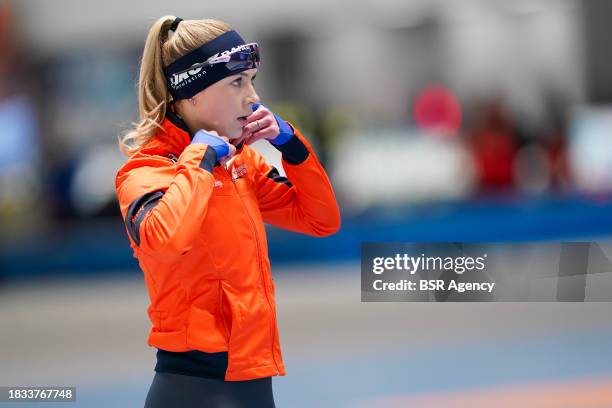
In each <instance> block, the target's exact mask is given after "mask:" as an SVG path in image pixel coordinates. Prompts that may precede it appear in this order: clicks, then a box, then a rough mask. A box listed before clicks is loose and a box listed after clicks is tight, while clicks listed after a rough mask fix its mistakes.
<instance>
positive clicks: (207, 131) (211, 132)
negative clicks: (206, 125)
mask: <svg viewBox="0 0 612 408" xmlns="http://www.w3.org/2000/svg"><path fill="white" fill-rule="evenodd" d="M205 132H206V133H210V134H211V135H215V136H219V134H218V133H217V132H216V131H215V130H205Z"/></svg>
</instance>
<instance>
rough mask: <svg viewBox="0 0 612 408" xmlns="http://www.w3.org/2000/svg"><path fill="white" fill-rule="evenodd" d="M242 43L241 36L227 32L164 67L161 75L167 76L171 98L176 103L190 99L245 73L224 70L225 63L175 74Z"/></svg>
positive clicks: (234, 32)
mask: <svg viewBox="0 0 612 408" xmlns="http://www.w3.org/2000/svg"><path fill="white" fill-rule="evenodd" d="M244 44H245V42H244V40H243V39H242V37H241V36H240V34H238V33H237V32H236V31H234V30H232V31H228V32H226V33H223V34H221V35H220V36H218V37H217V38H215V39H213V40H211V41H209V42H208V43H206V44H204V45H202V46H201V47H200V48H197V49H195V50H193V51H191V52H190V53H188V54H186V55H183V56H182V57H180V58H179V59H177V60H176V61H174V62H173V63H172V64H170V65H168V66H167V67H166V68H164V74H165V75H166V83H167V85H168V89H169V90H170V94H171V95H172V97H173V98H174V99H175V100H178V99H189V98H191V97H192V96H193V95H195V94H197V93H198V92H200V91H201V90H203V89H205V88H207V87H209V86H211V85H212V84H214V83H215V82H217V81H219V80H221V79H223V78H225V77H228V76H230V75H236V74H237V73H239V72H241V71H245V70H246V68H245V69H243V70H234V71H230V70H229V69H227V68H226V67H225V64H214V65H209V66H207V67H205V68H196V69H194V70H191V71H187V72H184V73H180V74H177V73H179V72H181V71H184V70H185V69H187V68H189V67H191V66H192V65H194V64H198V63H201V62H205V61H207V60H208V59H210V58H211V57H216V56H218V55H220V54H221V53H222V52H223V51H232V50H233V49H235V48H237V47H239V46H241V45H244Z"/></svg>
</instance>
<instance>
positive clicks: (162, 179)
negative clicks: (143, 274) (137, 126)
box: [116, 144, 216, 257]
mask: <svg viewBox="0 0 612 408" xmlns="http://www.w3.org/2000/svg"><path fill="white" fill-rule="evenodd" d="M140 160H145V161H146V163H145V165H143V166H136V167H134V168H132V169H131V170H128V171H127V173H126V174H124V175H123V176H121V177H120V176H118V177H117V181H116V189H117V197H118V199H119V204H120V207H121V213H122V215H123V219H124V221H125V226H126V229H127V232H128V235H129V236H130V239H131V245H132V247H133V248H134V249H136V248H135V247H138V248H139V249H140V250H142V251H145V252H150V253H152V252H155V253H156V254H157V255H162V256H168V257H174V256H180V255H182V254H184V253H186V252H187V251H189V250H190V249H191V247H192V245H193V242H194V240H195V238H196V236H197V234H198V233H199V231H200V226H201V223H202V220H203V218H204V216H205V215H206V211H207V208H208V201H209V199H210V196H211V194H212V190H213V184H214V177H213V175H212V169H213V166H214V163H215V161H216V154H215V152H214V150H213V149H212V148H210V147H208V145H206V144H191V145H188V146H187V147H186V148H185V149H184V151H183V152H182V153H181V155H180V157H179V158H178V160H177V163H176V165H174V164H171V163H168V164H167V165H165V163H164V165H163V166H161V167H160V165H159V163H160V160H164V161H165V159H156V160H155V163H157V164H156V165H152V163H151V162H150V161H151V159H140Z"/></svg>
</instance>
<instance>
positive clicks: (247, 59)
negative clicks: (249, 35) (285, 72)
mask: <svg viewBox="0 0 612 408" xmlns="http://www.w3.org/2000/svg"><path fill="white" fill-rule="evenodd" d="M217 64H225V68H227V69H228V70H229V71H230V72H234V71H244V70H246V69H251V68H259V65H260V64H261V59H260V57H259V45H257V43H249V44H244V45H243V46H241V47H240V48H239V49H237V50H235V51H232V52H230V53H228V54H224V55H219V56H218V57H214V58H211V59H209V60H208V61H205V62H200V63H199V64H194V65H192V66H190V67H189V68H186V69H184V70H182V71H179V72H176V73H175V74H174V75H180V74H184V73H185V72H189V71H192V70H194V69H198V68H204V67H207V66H212V65H217Z"/></svg>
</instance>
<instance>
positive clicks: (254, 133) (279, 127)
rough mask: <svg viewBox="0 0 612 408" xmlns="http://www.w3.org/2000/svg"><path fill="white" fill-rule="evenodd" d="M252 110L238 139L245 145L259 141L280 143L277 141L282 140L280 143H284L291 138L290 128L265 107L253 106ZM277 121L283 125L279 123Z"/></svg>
mask: <svg viewBox="0 0 612 408" xmlns="http://www.w3.org/2000/svg"><path fill="white" fill-rule="evenodd" d="M253 109H254V110H253V113H252V114H250V115H249V116H247V118H246V120H247V124H246V125H244V127H243V128H242V136H241V138H240V139H241V141H242V140H243V141H244V143H245V144H253V143H255V142H256V141H258V140H261V139H266V140H269V141H270V142H271V143H275V142H278V141H280V140H277V139H283V140H282V143H284V142H286V139H287V138H288V137H290V136H293V130H292V129H291V128H290V126H289V125H287V124H286V123H284V121H283V120H282V119H281V118H280V117H278V115H275V114H274V112H272V111H271V110H270V109H268V108H267V107H266V106H264V105H261V104H254V105H253ZM279 121H282V122H283V123H279ZM283 125H284V126H283ZM283 128H284V129H283ZM283 130H284V132H283ZM287 131H290V132H291V134H290V135H289V134H286V133H287ZM282 143H280V144H282ZM275 144H279V143H275Z"/></svg>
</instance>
